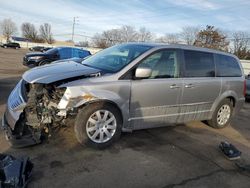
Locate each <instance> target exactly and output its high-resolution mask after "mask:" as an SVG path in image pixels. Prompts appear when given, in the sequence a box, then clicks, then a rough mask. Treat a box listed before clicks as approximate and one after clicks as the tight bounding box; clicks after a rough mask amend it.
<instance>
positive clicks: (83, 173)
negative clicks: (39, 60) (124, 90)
mask: <svg viewBox="0 0 250 188" xmlns="http://www.w3.org/2000/svg"><path fill="white" fill-rule="evenodd" d="M25 53H26V51H25V50H13V49H7V50H6V49H0V94H1V98H0V115H1V116H2V115H3V112H4V109H5V102H6V100H7V96H8V94H9V93H10V91H11V89H12V88H13V87H14V86H15V83H16V82H17V81H18V79H19V78H20V76H21V74H22V72H23V71H25V70H26V68H25V67H23V66H22V64H21V60H22V56H23V55H24V54H25ZM249 115H250V103H246V104H245V106H244V108H243V109H242V111H241V112H240V114H239V115H237V116H236V117H235V118H234V119H233V122H232V123H231V125H230V126H229V127H227V128H225V129H222V130H215V129H212V128H210V127H208V126H206V125H205V124H204V123H202V122H190V123H187V124H181V125H176V126H173V125H170V126H168V127H164V128H156V129H148V130H141V131H135V132H133V133H124V134H123V135H122V137H121V139H120V140H119V141H118V142H117V143H116V144H115V145H114V146H112V147H110V148H108V149H106V150H94V149H92V148H88V147H83V146H80V145H79V144H78V143H77V141H76V138H75V136H74V132H73V128H72V126H73V120H72V121H69V122H68V124H67V125H68V127H67V128H64V129H61V130H60V131H59V132H57V133H55V134H54V135H52V138H51V139H50V140H49V141H48V142H46V143H44V144H40V145H37V146H34V147H28V148H23V149H13V148H11V147H10V146H9V145H8V143H7V142H6V141H5V138H4V135H3V133H2V132H0V152H1V153H8V154H13V155H14V156H24V155H27V156H29V157H30V158H31V160H32V161H33V162H34V164H35V168H34V174H33V177H32V179H31V182H30V184H29V187H54V188H56V187H124V188H125V187H126V188H127V187H143V188H144V187H146V188H147V187H160V188H172V187H174V188H179V187H202V188H203V187H204V188H205V187H227V188H230V187H237V188H241V187H242V188H244V187H246V188H248V187H250V173H249V172H247V171H243V170H240V169H239V168H238V167H237V166H236V165H235V162H233V161H229V160H227V159H226V158H225V157H224V156H223V155H222V153H221V152H220V150H219V149H218V145H219V143H220V142H221V141H225V140H227V141H229V142H231V143H233V144H234V145H235V146H236V147H237V148H238V149H239V150H241V151H242V158H241V159H240V161H239V162H240V163H241V164H243V165H246V164H250V150H249V148H250V125H249Z"/></svg>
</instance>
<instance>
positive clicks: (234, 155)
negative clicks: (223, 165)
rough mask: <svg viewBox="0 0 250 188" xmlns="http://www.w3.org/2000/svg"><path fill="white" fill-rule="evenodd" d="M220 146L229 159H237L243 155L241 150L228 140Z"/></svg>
mask: <svg viewBox="0 0 250 188" xmlns="http://www.w3.org/2000/svg"><path fill="white" fill-rule="evenodd" d="M219 148H220V149H221V151H222V152H223V154H224V155H225V156H226V157H227V158H228V159H229V160H236V159H239V158H240V156H241V152H240V151H239V150H238V149H237V148H236V147H235V146H234V145H233V144H230V143H228V142H221V143H220V145H219Z"/></svg>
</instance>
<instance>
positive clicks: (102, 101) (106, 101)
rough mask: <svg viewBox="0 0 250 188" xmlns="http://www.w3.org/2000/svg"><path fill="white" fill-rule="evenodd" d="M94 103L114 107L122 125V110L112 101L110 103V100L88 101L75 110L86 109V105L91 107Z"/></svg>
mask: <svg viewBox="0 0 250 188" xmlns="http://www.w3.org/2000/svg"><path fill="white" fill-rule="evenodd" d="M96 103H106V104H109V105H112V106H114V107H115V108H116V109H117V110H118V112H119V114H120V116H121V120H122V123H123V121H124V120H123V113H122V110H121V109H120V107H119V106H118V104H116V103H115V102H114V101H111V100H108V99H98V100H92V101H88V102H86V103H84V104H82V105H80V106H78V107H77V108H78V109H82V108H84V107H87V106H88V105H92V104H96Z"/></svg>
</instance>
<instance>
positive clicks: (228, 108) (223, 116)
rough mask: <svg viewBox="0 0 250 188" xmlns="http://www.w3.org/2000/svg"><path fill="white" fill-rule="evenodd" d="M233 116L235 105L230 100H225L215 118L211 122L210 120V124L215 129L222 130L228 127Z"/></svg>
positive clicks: (217, 110)
mask: <svg viewBox="0 0 250 188" xmlns="http://www.w3.org/2000/svg"><path fill="white" fill-rule="evenodd" d="M232 115H233V104H232V102H231V101H230V99H224V100H222V101H221V102H220V104H219V105H218V106H217V108H216V109H215V111H214V113H213V117H212V119H211V120H208V121H207V122H208V124H209V125H210V126H211V127H213V128H215V129H221V128H224V127H226V126H228V124H229V123H230V121H231V118H232Z"/></svg>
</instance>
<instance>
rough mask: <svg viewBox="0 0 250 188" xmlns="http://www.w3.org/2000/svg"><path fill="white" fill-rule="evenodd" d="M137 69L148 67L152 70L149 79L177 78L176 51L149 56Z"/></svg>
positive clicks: (160, 52)
mask: <svg viewBox="0 0 250 188" xmlns="http://www.w3.org/2000/svg"><path fill="white" fill-rule="evenodd" d="M138 67H149V68H151V69H152V74H151V76H150V77H149V79H157V78H178V77H179V67H178V63H177V52H176V50H162V51H159V52H156V53H154V54H151V55H150V56H148V57H147V58H146V59H144V60H143V61H142V62H141V63H140V65H139V66H138Z"/></svg>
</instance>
